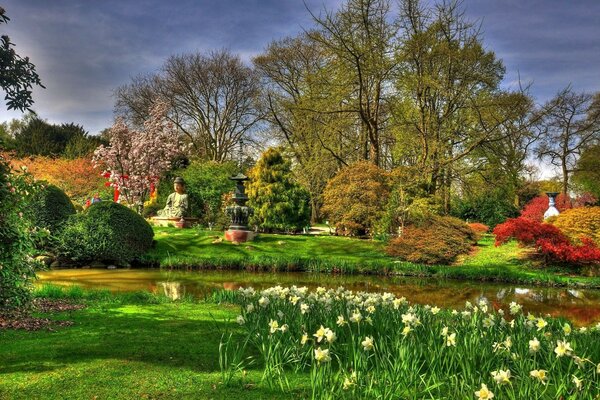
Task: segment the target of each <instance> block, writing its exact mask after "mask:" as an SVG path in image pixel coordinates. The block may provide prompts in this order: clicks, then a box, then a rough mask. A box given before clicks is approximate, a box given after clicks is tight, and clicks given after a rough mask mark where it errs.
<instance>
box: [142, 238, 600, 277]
mask: <svg viewBox="0 0 600 400" xmlns="http://www.w3.org/2000/svg"><path fill="white" fill-rule="evenodd" d="M155 232H156V237H155V238H156V241H157V245H156V247H155V248H154V249H153V250H152V251H151V252H150V253H149V254H148V255H147V257H146V260H145V261H147V262H150V263H153V264H155V265H160V266H161V267H163V268H190V269H234V270H236V269H239V270H250V271H308V272H327V273H349V274H352V273H362V274H380V275H404V276H419V277H435V278H446V279H462V280H478V281H497V282H510V283H522V284H530V285H545V286H569V285H573V286H581V287H591V288H600V278H598V277H595V278H588V277H581V276H577V274H576V271H570V270H566V269H561V268H539V267H534V266H533V265H532V264H531V263H530V262H529V261H527V260H526V259H525V257H524V255H525V254H524V250H523V249H521V248H519V247H518V245H517V244H516V243H509V244H506V245H504V246H501V247H495V246H494V240H493V237H492V236H491V235H488V236H486V237H484V238H483V239H482V240H481V241H480V242H479V244H478V246H477V248H476V249H475V251H474V252H473V253H472V254H470V255H468V256H465V257H462V258H461V259H460V260H458V262H457V263H456V265H453V266H443V265H434V266H428V265H419V264H413V263H409V262H402V261H398V260H395V259H394V258H392V257H388V256H387V255H386V254H385V253H384V251H383V250H384V247H385V244H384V243H383V242H381V241H377V240H360V239H353V238H346V237H335V236H327V235H324V236H320V235H318V236H309V235H297V236H288V235H268V234H261V235H259V236H258V238H257V239H256V240H255V241H253V242H250V243H243V244H233V243H230V242H226V241H222V240H220V238H221V237H222V232H215V231H203V230H196V229H189V230H178V229H175V228H155Z"/></svg>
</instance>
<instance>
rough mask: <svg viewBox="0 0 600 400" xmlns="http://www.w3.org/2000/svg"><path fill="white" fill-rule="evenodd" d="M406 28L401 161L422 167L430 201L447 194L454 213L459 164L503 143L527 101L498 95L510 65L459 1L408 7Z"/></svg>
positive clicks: (408, 2)
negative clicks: (484, 40)
mask: <svg viewBox="0 0 600 400" xmlns="http://www.w3.org/2000/svg"><path fill="white" fill-rule="evenodd" d="M400 24H401V32H402V46H401V49H400V51H399V53H398V58H397V62H398V63H399V74H398V77H397V80H396V87H397V90H398V101H397V102H395V105H394V109H393V112H394V122H395V123H396V124H397V126H398V138H397V142H398V143H400V144H401V145H402V146H404V148H402V151H401V152H400V154H399V157H398V160H397V162H398V163H399V164H403V165H415V166H417V167H418V168H419V169H420V170H421V171H422V172H423V176H424V179H423V180H424V183H425V184H426V186H427V187H428V192H429V193H430V195H436V194H441V196H442V197H443V199H444V205H445V209H446V212H448V210H449V206H450V201H449V200H450V193H451V186H452V183H453V182H454V181H456V178H457V171H456V167H457V166H458V164H459V162H461V161H463V160H464V159H465V157H466V156H467V155H469V154H471V153H472V152H473V151H474V150H475V149H478V148H479V147H481V146H482V145H483V144H485V143H489V142H492V141H497V140H498V139H499V138H500V137H502V135H503V127H504V126H505V124H506V122H507V121H510V120H512V119H514V118H515V115H517V116H518V115H519V113H518V112H519V110H520V109H522V108H523V106H522V104H521V103H522V102H523V101H525V100H526V99H520V98H519V96H518V93H517V94H514V93H510V92H506V91H502V90H500V89H499V84H500V82H501V80H502V78H503V76H504V72H505V69H504V66H503V65H502V62H501V61H500V60H498V59H497V58H496V55H495V54H494V53H493V52H492V51H489V50H486V48H485V47H484V45H483V43H482V39H481V35H480V31H479V29H478V27H477V25H475V24H474V23H473V22H471V21H468V20H467V19H466V18H465V16H464V11H463V10H462V9H461V7H460V3H459V2H457V1H449V2H442V3H441V4H436V5H435V6H429V7H424V6H422V5H421V4H420V1H418V0H404V1H402V3H401V18H400ZM515 100H516V101H515ZM406 144H407V145H406Z"/></svg>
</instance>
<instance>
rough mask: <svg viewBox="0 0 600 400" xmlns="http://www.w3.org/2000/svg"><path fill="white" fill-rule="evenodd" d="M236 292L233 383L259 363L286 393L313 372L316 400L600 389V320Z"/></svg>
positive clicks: (303, 292) (224, 360)
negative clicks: (296, 376)
mask: <svg viewBox="0 0 600 400" xmlns="http://www.w3.org/2000/svg"><path fill="white" fill-rule="evenodd" d="M234 297H235V299H234V301H236V302H239V304H240V306H241V314H240V315H239V316H238V318H237V322H238V323H239V324H240V325H241V326H242V327H243V332H244V338H243V340H241V341H240V340H239V338H238V337H236V336H235V335H230V336H229V337H228V338H227V337H225V336H224V338H223V340H222V343H221V346H220V365H221V369H222V372H223V379H224V381H225V382H227V381H229V380H231V379H232V378H233V376H234V375H235V374H236V373H237V372H241V371H243V370H244V369H245V368H247V367H248V366H249V365H251V364H254V363H255V362H258V365H260V366H261V368H263V369H264V374H263V381H264V382H266V383H267V384H268V385H269V386H272V387H279V388H280V389H281V390H282V391H287V390H290V387H289V386H290V385H289V383H288V380H287V376H288V375H289V374H290V373H293V372H302V371H310V373H311V386H312V391H313V398H339V397H350V398H356V397H358V398H449V399H458V398H461V399H464V398H478V399H490V398H492V397H494V396H496V397H497V398H509V399H557V398H561V397H565V398H566V397H568V396H572V395H575V394H578V395H581V398H592V396H593V395H596V394H597V393H598V390H599V389H600V384H599V382H600V379H599V375H600V364H598V362H599V361H600V346H599V345H598V343H599V341H598V339H600V326H597V327H595V328H581V329H578V330H575V329H572V328H571V326H570V325H569V324H568V322H566V321H564V320H559V319H553V318H544V317H537V316H533V315H530V314H529V315H524V314H523V312H522V309H521V306H520V305H518V304H516V303H511V305H510V307H509V309H507V310H501V309H494V308H493V307H492V306H491V305H490V304H489V303H488V301H487V300H486V299H482V300H481V301H480V302H479V304H476V305H473V304H470V303H467V304H466V307H465V309H464V310H460V311H459V310H447V309H440V308H438V307H435V306H419V305H411V304H409V303H408V302H407V301H406V300H405V299H404V298H397V297H395V296H394V295H393V294H390V293H384V294H374V293H364V292H359V293H353V292H351V291H348V290H345V289H344V288H341V287H340V288H338V289H329V290H327V289H325V288H318V289H317V290H316V291H314V292H309V291H308V290H307V289H306V288H297V287H291V288H283V287H280V286H277V287H274V288H270V289H266V290H263V291H261V292H257V291H255V290H254V289H252V288H247V289H240V290H239V292H238V293H237V294H236V296H234ZM240 343H241V344H240ZM248 352H251V353H252V354H255V356H251V357H250V358H244V357H246V355H247V354H248Z"/></svg>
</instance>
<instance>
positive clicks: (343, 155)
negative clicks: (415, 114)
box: [253, 35, 358, 221]
mask: <svg viewBox="0 0 600 400" xmlns="http://www.w3.org/2000/svg"><path fill="white" fill-rule="evenodd" d="M253 62H254V65H255V67H256V69H257V71H258V72H259V73H260V74H261V76H262V79H263V90H262V95H263V99H264V100H263V101H262V102H263V103H264V104H265V108H266V113H265V119H266V121H267V122H268V123H269V124H270V126H271V129H270V130H269V131H268V134H269V139H272V138H275V139H276V140H277V141H278V143H280V144H281V145H283V146H285V151H286V153H288V154H290V155H291V156H292V157H293V161H294V171H295V173H296V176H297V177H298V180H299V181H300V182H301V183H302V185H303V186H304V187H305V188H306V189H307V190H308V191H309V193H310V202H311V210H312V216H311V220H312V221H318V220H319V218H320V214H319V209H320V206H321V194H322V193H323V189H324V188H325V186H326V184H327V181H328V180H329V179H330V178H331V177H332V176H333V175H335V173H336V171H337V169H338V168H339V166H340V165H347V164H348V163H351V162H353V161H356V160H357V159H358V154H357V153H358V152H357V149H356V140H357V137H356V134H355V133H354V132H353V130H352V129H348V128H350V126H351V124H352V123H351V121H349V118H348V115H346V114H339V113H323V112H320V111H315V110H323V109H327V108H328V107H329V105H328V103H329V102H331V101H333V94H332V93H328V94H325V92H327V90H328V87H327V84H326V82H327V79H328V74H327V69H326V64H327V62H328V61H327V57H326V51H325V49H324V48H323V46H322V45H320V44H319V43H316V42H315V41H313V40H311V39H310V37H309V36H308V35H301V36H298V37H294V38H286V39H283V40H280V41H276V42H273V43H271V44H270V45H269V46H268V47H267V49H266V50H265V52H264V53H263V54H261V55H260V56H258V57H255V58H254V60H253ZM325 97H326V98H327V101H325V102H324V100H323V99H324V98H325Z"/></svg>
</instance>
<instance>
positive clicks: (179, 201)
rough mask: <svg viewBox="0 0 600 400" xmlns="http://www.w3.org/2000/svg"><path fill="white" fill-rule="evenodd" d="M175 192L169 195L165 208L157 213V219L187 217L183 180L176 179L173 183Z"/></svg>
mask: <svg viewBox="0 0 600 400" xmlns="http://www.w3.org/2000/svg"><path fill="white" fill-rule="evenodd" d="M173 184H174V188H175V192H173V193H171V194H170V195H169V197H168V198H167V204H166V205H165V208H163V209H162V210H159V211H158V216H159V217H166V218H184V217H187V216H188V212H189V207H190V206H189V205H190V203H189V200H188V195H187V193H186V192H185V182H184V180H183V178H181V177H177V178H175V180H174V181H173Z"/></svg>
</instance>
